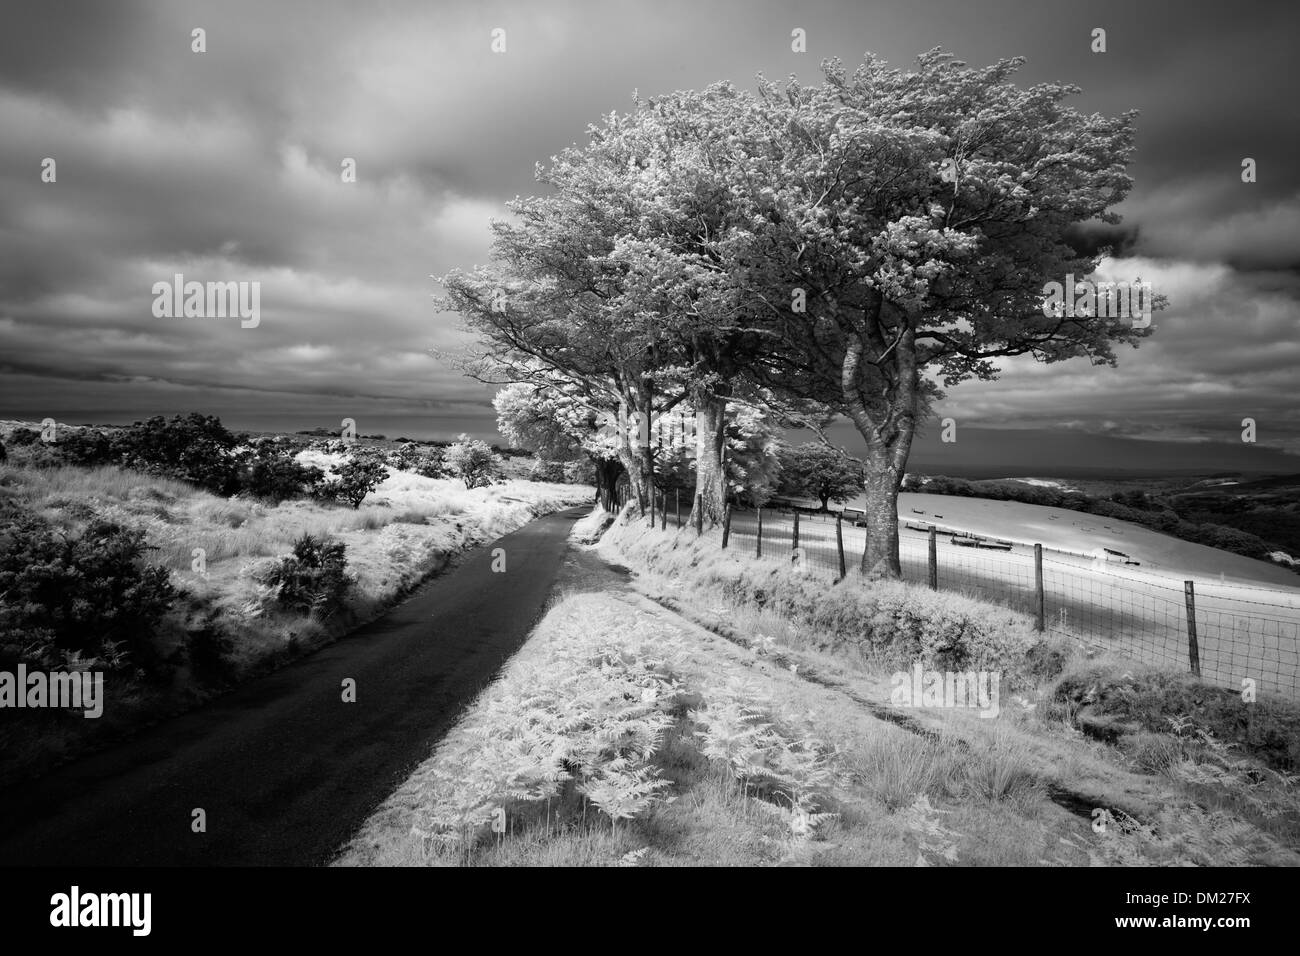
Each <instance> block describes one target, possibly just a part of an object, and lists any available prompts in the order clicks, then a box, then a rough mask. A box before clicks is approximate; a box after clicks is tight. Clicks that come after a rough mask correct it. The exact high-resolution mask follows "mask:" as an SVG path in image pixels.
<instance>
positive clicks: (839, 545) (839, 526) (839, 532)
mask: <svg viewBox="0 0 1300 956" xmlns="http://www.w3.org/2000/svg"><path fill="white" fill-rule="evenodd" d="M835 550H837V551H839V553H840V580H841V581H843V580H844V579H845V578H846V577H848V569H847V568H845V566H844V515H842V514H838V515H836V516H835Z"/></svg>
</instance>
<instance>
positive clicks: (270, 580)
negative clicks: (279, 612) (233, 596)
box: [262, 534, 352, 618]
mask: <svg viewBox="0 0 1300 956" xmlns="http://www.w3.org/2000/svg"><path fill="white" fill-rule="evenodd" d="M262 583H263V584H265V585H268V586H270V587H273V588H274V589H275V599H276V601H277V602H278V603H279V604H281V605H283V606H285V607H288V608H291V609H293V610H296V611H300V612H302V613H304V614H311V613H314V614H315V615H316V616H317V617H319V618H326V617H329V616H330V615H332V614H334V612H336V611H337V610H338V609H339V608H340V607H342V606H343V600H344V598H345V597H346V596H347V592H348V589H349V588H350V587H351V585H352V581H351V579H350V578H349V577H348V575H347V547H346V545H344V544H343V542H342V541H335V540H333V539H330V538H317V537H315V536H314V535H311V534H303V536H302V537H300V538H299V539H298V540H297V541H295V542H294V545H293V553H292V554H289V555H285V556H284V557H282V558H281V559H280V560H279V562H278V563H277V564H274V565H272V566H271V568H270V569H269V570H268V571H267V572H266V575H265V577H263V579H262Z"/></svg>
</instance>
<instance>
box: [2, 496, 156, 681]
mask: <svg viewBox="0 0 1300 956" xmlns="http://www.w3.org/2000/svg"><path fill="white" fill-rule="evenodd" d="M146 550H147V548H146V545H145V543H144V532H143V531H138V530H132V529H128V528H123V527H122V526H120V525H118V524H115V523H113V522H108V521H102V520H92V521H91V523H90V524H89V525H88V526H87V527H86V528H85V530H84V531H82V532H81V534H80V535H77V536H70V535H67V534H62V533H58V532H56V531H55V530H54V529H53V528H52V527H51V526H50V525H49V523H48V522H47V521H45V520H44V519H43V518H41V517H39V516H38V515H36V514H33V513H32V512H29V511H26V510H24V509H20V508H17V507H14V506H12V505H9V506H5V507H3V509H2V510H0V596H2V599H0V633H3V634H4V638H3V642H4V643H3V645H2V646H0V658H3V659H4V660H5V662H6V663H15V662H18V661H26V662H30V663H35V664H38V665H39V666H43V667H47V668H49V667H63V666H65V665H66V664H67V663H68V662H69V661H70V660H73V659H77V658H82V659H83V660H84V655H90V656H92V657H97V658H100V659H101V660H102V661H104V662H106V663H107V664H108V665H109V666H118V665H122V666H125V665H126V664H128V663H129V664H133V665H135V666H137V667H139V668H141V669H142V670H144V671H146V672H148V671H152V670H154V669H156V668H157V666H158V665H159V664H160V663H161V661H160V660H159V658H158V656H157V653H156V651H155V649H154V647H153V644H152V641H151V638H152V637H153V635H154V632H155V630H156V628H157V625H158V622H159V621H160V620H161V618H162V616H163V614H164V613H165V612H166V611H167V609H168V608H169V607H170V606H171V604H172V601H173V600H174V598H175V595H176V592H175V589H174V588H173V587H172V585H171V581H170V579H169V577H168V574H167V571H166V569H165V568H161V567H156V566H151V565H146V564H145V563H144V562H143V560H142V559H143V556H144V552H145V551H146Z"/></svg>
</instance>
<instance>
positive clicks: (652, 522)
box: [650, 485, 655, 528]
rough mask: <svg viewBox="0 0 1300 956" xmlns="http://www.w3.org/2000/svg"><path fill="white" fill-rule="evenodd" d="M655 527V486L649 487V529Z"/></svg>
mask: <svg viewBox="0 0 1300 956" xmlns="http://www.w3.org/2000/svg"><path fill="white" fill-rule="evenodd" d="M654 526H655V486H654V485H651V486H650V527H651V528H653V527H654Z"/></svg>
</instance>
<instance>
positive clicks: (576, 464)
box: [564, 458, 596, 485]
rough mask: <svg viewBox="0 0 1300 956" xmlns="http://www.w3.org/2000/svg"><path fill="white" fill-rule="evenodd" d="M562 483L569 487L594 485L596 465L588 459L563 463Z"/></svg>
mask: <svg viewBox="0 0 1300 956" xmlns="http://www.w3.org/2000/svg"><path fill="white" fill-rule="evenodd" d="M564 481H565V483H566V484H570V485H594V484H595V483H596V463H595V462H594V461H592V460H591V459H590V458H579V459H577V460H576V461H566V462H565V463H564Z"/></svg>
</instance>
